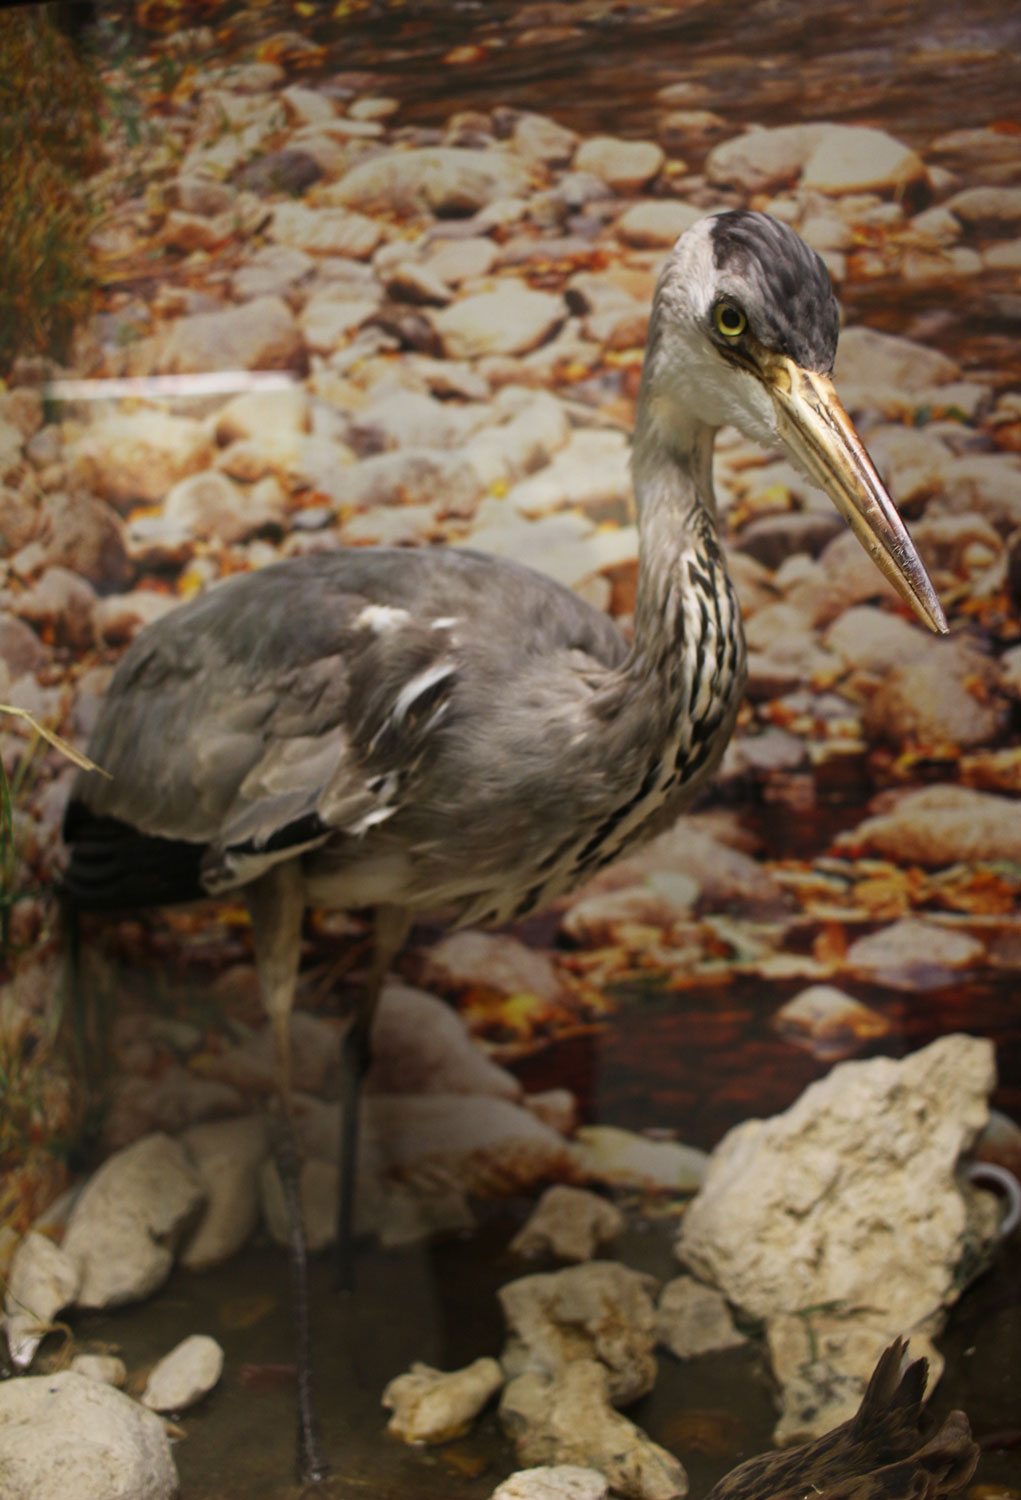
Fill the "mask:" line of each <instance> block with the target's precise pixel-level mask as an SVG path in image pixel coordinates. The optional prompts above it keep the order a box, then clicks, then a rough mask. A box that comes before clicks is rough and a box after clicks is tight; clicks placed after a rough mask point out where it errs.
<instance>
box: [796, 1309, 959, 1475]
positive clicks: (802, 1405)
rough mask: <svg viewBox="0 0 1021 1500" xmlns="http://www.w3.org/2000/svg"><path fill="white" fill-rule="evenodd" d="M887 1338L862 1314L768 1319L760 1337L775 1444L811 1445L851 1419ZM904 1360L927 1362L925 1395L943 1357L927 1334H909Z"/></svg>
mask: <svg viewBox="0 0 1021 1500" xmlns="http://www.w3.org/2000/svg"><path fill="white" fill-rule="evenodd" d="M901 1331H902V1330H901ZM892 1337H893V1334H892V1333H891V1330H890V1328H889V1327H888V1326H884V1325H883V1323H882V1321H877V1320H876V1319H875V1318H874V1317H873V1316H871V1315H870V1313H869V1311H868V1310H864V1311H862V1312H859V1313H857V1314H855V1315H853V1316H849V1317H843V1318H841V1317H835V1316H834V1315H833V1314H832V1313H828V1312H820V1311H815V1312H810V1313H799V1314H797V1315H796V1316H794V1315H791V1314H788V1313H783V1314H780V1316H778V1317H775V1318H770V1319H769V1322H768V1324H767V1326H766V1338H767V1341H768V1345H769V1357H770V1361H771V1363H772V1366H773V1373H774V1375H775V1376H776V1379H777V1382H778V1383H779V1386H780V1403H781V1415H780V1420H779V1421H778V1423H777V1425H776V1428H775V1430H774V1433H773V1441H774V1442H775V1443H776V1444H777V1446H778V1447H787V1446H788V1445H791V1444H794V1443H807V1442H811V1441H813V1439H815V1438H819V1437H822V1436H823V1434H824V1433H827V1432H831V1431H832V1430H833V1428H834V1427H838V1426H839V1425H840V1424H841V1423H842V1422H846V1421H848V1419H849V1418H851V1417H853V1416H854V1413H855V1412H856V1411H857V1409H858V1406H859V1403H860V1402H861V1398H862V1396H863V1395H864V1393H865V1387H866V1385H867V1384H868V1381H869V1376H870V1375H871V1374H872V1372H873V1370H874V1369H875V1366H876V1364H877V1362H878V1360H879V1357H880V1355H881V1354H882V1353H883V1351H884V1349H886V1348H888V1347H889V1345H890V1342H891V1338H892ZM908 1358H909V1359H911V1360H916V1359H926V1360H928V1362H929V1390H930V1391H931V1390H932V1389H933V1387H934V1386H935V1385H936V1382H937V1381H938V1380H939V1378H940V1375H941V1374H942V1371H943V1356H942V1355H941V1354H940V1353H939V1351H938V1349H936V1347H935V1345H934V1344H933V1342H932V1340H931V1339H930V1338H929V1337H928V1335H926V1334H924V1333H919V1332H917V1331H912V1332H911V1334H910V1340H909V1344H908Z"/></svg>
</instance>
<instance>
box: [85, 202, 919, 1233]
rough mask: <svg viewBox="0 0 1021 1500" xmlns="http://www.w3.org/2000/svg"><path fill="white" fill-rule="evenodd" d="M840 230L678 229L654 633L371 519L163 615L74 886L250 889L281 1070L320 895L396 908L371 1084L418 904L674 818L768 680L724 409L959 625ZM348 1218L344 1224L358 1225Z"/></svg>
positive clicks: (106, 725)
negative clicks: (749, 677) (864, 355)
mask: <svg viewBox="0 0 1021 1500" xmlns="http://www.w3.org/2000/svg"><path fill="white" fill-rule="evenodd" d="M837 330H838V314H837V307H836V302H835V300H834V297H833V292H832V288H831V286H830V281H829V276H828V274H827V272H826V269H825V267H824V265H823V263H822V261H821V260H820V259H819V257H818V256H817V255H815V254H814V252H812V251H811V250H809V249H808V248H807V246H805V245H804V244H803V242H802V241H801V240H800V239H799V238H798V236H797V235H796V234H795V233H794V232H793V231H792V230H791V229H789V228H788V227H786V226H785V225H782V224H779V223H777V222H776V221H774V220H772V219H770V218H768V217H767V216H766V215H763V214H758V213H752V212H748V211H745V210H736V211H731V212H726V213H721V214H717V215H710V216H708V217H707V218H705V219H703V220H701V221H700V222H699V223H698V224H696V225H695V226H694V227H693V228H692V229H690V230H689V231H688V232H687V233H686V234H684V235H682V237H681V239H680V240H679V241H678V243H677V245H676V247H675V249H674V251H673V253H672V254H671V255H670V257H669V258H668V260H667V262H666V265H665V267H664V270H663V272H662V275H661V277H660V280H659V284H658V286H657V290H656V296H655V300H654V304H653V309H652V316H651V320H650V326H649V336H648V343H647V347H646V357H645V363H644V366H643V373H642V383H641V388H640V392H639V398H638V404H637V410H636V422H635V434H634V444H633V452H632V474H633V481H634V493H635V501H636V508H637V517H638V529H639V538H640V541H639V569H638V585H637V594H636V605H635V615H634V632H633V638H632V639H631V640H630V642H628V641H626V640H625V639H624V638H623V636H622V635H621V634H620V633H619V631H618V630H617V629H616V627H615V626H614V625H613V624H612V623H611V622H610V621H609V620H608V619H607V618H606V617H605V616H604V615H603V614H601V613H600V612H599V611H597V610H595V609H592V608H591V607H589V606H588V605H587V604H585V603H584V602H583V601H581V600H580V599H579V598H577V597H576V596H575V595H573V594H572V593H571V592H570V591H568V590H566V589H564V588H562V587H560V586H559V585H558V584H556V583H554V582H552V581H551V580H550V579H549V578H546V577H544V576H542V575H541V574H540V573H537V572H533V571H531V570H529V569H527V568H522V567H520V566H517V565H515V564H512V563H509V562H506V561H501V560H498V559H495V558H489V557H483V556H480V555H478V554H475V553H472V552H469V551H460V550H450V549H439V548H437V549H386V548H379V549H376V548H365V549H357V550H352V551H347V552H343V551H341V552H336V553H326V554H320V555H315V556H306V557H303V558H296V559H292V560H290V561H287V562H282V563H279V564H276V565H273V566H270V567H267V568H264V569H262V570H261V571H259V572H256V573H252V574H249V575H246V576H244V577H238V578H234V579H231V580H229V581H227V582H224V583H222V584H220V585H219V586H217V587H216V588H214V589H212V590H210V591H209V592H208V593H207V594H206V595H204V596H203V597H201V598H199V599H197V600H195V601H193V602H191V603H189V604H187V605H184V606H182V607H181V608H180V609H178V610H176V611H173V612H172V613H171V614H169V615H167V616H165V617H163V618H162V619H160V620H158V621H157V622H155V623H154V624H152V625H150V626H148V627H147V628H146V629H145V630H143V631H142V632H141V633H140V634H139V635H138V637H137V638H136V639H135V641H134V642H133V643H132V645H131V646H130V647H129V649H128V650H127V652H126V653H125V655H124V657H123V659H122V661H121V664H120V666H119V668H118V670H117V672H116V674H115V676H114V678H113V681H112V684H111V686H110V689H109V691H108V694H107V697H106V700H105V703H104V706H103V708H102V711H101V713H100V717H99V720H98V723H97V726H96V729H95V732H94V734H93V736H92V739H91V742H90V745H89V754H90V756H91V757H92V758H93V759H94V760H95V761H96V762H97V763H98V764H99V765H100V766H101V767H102V768H103V770H104V771H105V772H106V773H108V774H107V775H106V776H104V775H100V774H99V773H97V772H84V773H81V774H79V776H78V778H77V780H76V782H75V785H74V788H73V793H72V801H71V804H70V806H69V810H68V816H67V822H66V837H67V839H68V842H69V843H70V844H71V846H72V855H71V861H70V865H69V869H68V873H67V882H66V888H67V893H68V895H69V897H70V899H71V900H72V901H73V902H74V903H76V904H77V905H78V906H81V907H83V908H88V907H93V908H95V907H117V906H135V905H139V904H146V903H153V902H159V901H168V900H181V899H188V898H192V897H196V896H200V895H207V896H222V895H225V894H227V893H230V892H240V893H242V894H243V896H244V898H245V899H246V900H247V903H248V906H249V910H250V912H251V915H252V927H253V939H254V945H255V957H256V964H257V968H258V972H259V978H260V987H261V993H262V997H263V1000H264V1003H265V1006H266V1009H267V1011H268V1013H269V1015H270V1017H271V1018H272V1020H273V1023H274V1027H275V1031H276V1039H277V1047H278V1055H279V1058H280V1067H281V1076H282V1091H283V1093H284V1096H285V1098H286V1095H287V1087H288V1085H287V1077H288V1042H287V1037H288V1017H289V1013H290V1008H291V1004H292V1000H293V995H294V988H295V983H296V979H297V971H298V959H299V951H300V930H301V919H302V913H303V911H304V909H305V907H306V906H307V905H317V906H327V907H345V908H346V907H351V908H371V909H372V910H373V911H374V913H375V959H374V962H373V965H372V970H371V973H370V976H369V980H368V983H367V986H366V992H365V1000H364V1003H363V1004H362V1006H361V1007H360V1008H359V1011H358V1015H357V1017H356V1019H355V1022H354V1024H353V1026H352V1028H351V1031H350V1033H349V1036H348V1044H347V1046H346V1049H345V1054H344V1055H345V1059H346V1075H345V1076H346V1084H345V1093H346V1099H347V1103H346V1106H345V1110H346V1112H345V1119H346V1125H345V1137H344V1139H345V1144H344V1147H343V1149H342V1163H344V1164H346V1171H345V1172H344V1176H343V1183H344V1187H343V1189H342V1191H343V1192H344V1194H345V1202H342V1218H346V1221H347V1225H348V1226H349V1225H350V1194H351V1181H352V1179H353V1151H354V1136H355V1128H356V1127H355V1123H354V1122H355V1120H356V1113H355V1111H354V1107H353V1105H352V1102H351V1096H352V1095H353V1094H354V1093H356V1092H357V1081H358V1078H359V1077H360V1076H361V1074H362V1073H363V1072H364V1069H365V1066H366V1064H367V1059H368V1042H369V1032H370V1028H371V1021H372V1014H373V1010H374V1006H375V1002H376V998H377V996H378V993H379V988H380V985H381V983H382V979H383V976H384V974H385V972H386V968H387V966H388V964H389V962H390V960H391V959H392V958H393V956H394V954H395V952H396V951H397V949H398V948H399V946H400V944H401V943H402V941H403V939H404V937H405V936H406V933H407V930H408V928H409V925H410V923H411V921H412V920H413V918H414V916H415V914H416V913H418V912H422V911H425V910H429V911H439V912H442V913H445V914H447V915H449V916H450V917H451V918H452V919H453V920H457V921H461V922H473V923H494V922H497V923H498V922H506V921H509V920H512V919H515V918H520V917H523V916H525V915H526V914H527V913H528V912H531V911H533V910H534V909H536V908H537V907H539V906H541V905H543V904H544V903H546V902H548V901H550V900H552V899H553V898H554V897H556V896H558V895H560V894H562V893H563V892H565V891H567V890H569V889H570V888H571V887H573V886H576V885H578V884H579V883H580V882H582V881H583V880H584V879H585V878H586V877H587V876H589V875H591V874H592V873H593V872H594V871H595V870H596V869H598V868H599V867H600V866H602V865H603V864H605V863H607V862H608V861H609V860H612V859H615V858H617V857H618V856H619V855H620V854H622V853H624V852H625V851H626V850H627V849H629V848H630V847H632V846H633V845H634V844H636V843H638V842H639V841H640V840H643V839H646V838H649V837H650V836H651V835H653V834H654V833H656V832H658V831H659V830H660V829H662V828H663V827H665V826H666V825H668V824H669V823H671V822H672V821H673V820H674V819H675V818H676V817H677V815H678V814H679V813H680V812H681V811H682V810H683V808H684V806H685V805H686V803H687V802H689V801H690V800H691V798H692V797H693V796H694V795H695V793H696V792H697V791H698V789H699V788H700V787H701V786H702V785H703V784H704V783H705V782H706V780H708V778H709V777H710V776H711V774H712V772H713V770H714V769H715V767H716V765H717V763H718V761H719V758H720V755H721V754H722V751H723V749H724V746H725V745H726V742H727V739H728V738H729V736H730V733H731V731H732V729H733V727H734V722H735V718H736V714H737V710H738V706H739V703H740V699H741V695H742V690H743V686H744V646H743V638H742V632H741V623H740V613H739V610H738V606H737V602H736V599H735V596H734V592H733V589H732V587H731V583H730V580H729V579H728V577H727V572H726V568H725V564H724V559H723V556H722V553H721V549H720V544H719V540H718V532H717V518H716V505H715V499H714V494H713V485H712V472H711V471H712V454H713V440H714V435H715V432H716V430H717V429H718V428H719V427H721V426H723V425H724V424H727V423H733V424H736V425H737V426H738V427H739V428H741V430H742V431H743V432H745V433H746V434H747V435H748V436H750V437H751V438H753V439H757V440H759V441H761V442H763V443H765V444H768V445H771V446H775V445H777V444H780V445H781V446H783V447H784V448H785V449H786V450H787V452H788V453H789V455H790V457H791V458H792V459H793V460H794V462H796V463H797V464H798V465H799V466H800V467H801V468H802V469H803V470H804V471H805V472H806V473H807V474H808V476H809V477H810V478H812V479H814V480H815V481H816V482H817V483H819V484H821V485H822V486H823V487H824V488H825V489H826V490H827V491H828V492H829V493H830V495H831V497H832V498H833V500H834V502H835V503H836V504H837V506H838V508H839V509H840V510H841V511H842V513H843V514H844V515H845V516H846V517H847V519H848V521H849V522H850V524H851V526H852V528H853V529H854V530H855V532H856V533H857V535H858V536H859V538H860V539H861V540H862V542H863V544H864V545H865V546H866V548H867V549H868V550H869V552H870V553H871V555H872V556H873V557H874V559H875V561H876V562H877V564H878V566H879V567H880V568H881V569H882V571H883V572H884V573H886V575H887V576H888V577H889V578H890V579H891V580H892V582H893V583H894V584H895V586H896V587H897V588H898V589H899V590H900V592H901V594H902V595H903V596H904V598H905V599H906V600H907V601H908V602H909V604H910V605H911V606H912V608H913V609H914V610H915V611H916V613H918V614H919V615H920V616H921V617H922V618H923V619H924V620H926V622H927V623H928V624H930V625H931V626H932V627H933V628H934V629H945V628H946V625H945V621H944V620H943V616H942V612H941V610H940V607H939V603H938V601H937V600H936V597H935V594H934V593H933V590H932V586H931V584H930V582H929V580H928V577H927V575H926V574H925V571H924V569H923V567H922V565H921V563H920V561H919V560H918V558H917V555H916V554H915V552H914V549H913V547H912V545H911V542H910V539H909V538H908V536H907V533H906V532H905V530H904V528H903V526H902V525H901V523H900V520H899V518H898V517H897V514H896V511H895V509H894V507H893V505H892V502H891V501H890V500H889V497H888V496H887V495H886V492H885V490H884V489H883V487H882V484H881V481H880V480H879V478H878V475H877V474H876V472H875V470H874V469H873V467H872V465H871V463H870V462H869V459H868V456H867V454H866V453H865V450H864V448H863V447H862V445H861V443H860V440H859V439H858V437H857V435H856V434H855V432H854V429H853V427H852V426H851V423H850V421H849V419H848V418H847V416H846V414H845V413H844V412H843V410H842V408H841V407H840V405H839V402H838V401H837V399H836V396H835V393H834V391H833V388H832V385H831V384H830V381H829V372H830V371H831V369H832V365H833V357H834V354H835V351H836V339H837ZM341 1239H342V1240H343V1239H344V1234H343V1233H342V1234H341Z"/></svg>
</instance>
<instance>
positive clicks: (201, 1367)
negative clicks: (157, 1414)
mask: <svg viewBox="0 0 1021 1500" xmlns="http://www.w3.org/2000/svg"><path fill="white" fill-rule="evenodd" d="M222 1373H223V1350H222V1349H221V1348H220V1346H219V1344H218V1343H217V1342H216V1340H215V1339H213V1338H210V1337H209V1335H208V1334H207V1333H193V1334H191V1335H190V1336H189V1337H188V1338H186V1339H182V1340H181V1342H180V1343H179V1344H176V1345H175V1346H174V1348H173V1349H171V1351H170V1353H169V1354H165V1355H164V1356H163V1358H162V1359H161V1360H160V1361H159V1362H158V1363H157V1364H156V1365H154V1366H153V1368H152V1371H151V1372H150V1374H149V1379H148V1380H147V1382H146V1386H145V1390H144V1391H143V1392H142V1403H143V1405H144V1406H148V1407H150V1408H151V1409H152V1410H153V1411H185V1410H187V1408H188V1407H189V1406H194V1405H195V1403H196V1401H201V1400H202V1397H203V1396H206V1395H208V1394H209V1392H210V1391H211V1390H212V1389H213V1386H214V1385H215V1384H216V1382H217V1381H218V1380H219V1378H220V1376H221V1375H222Z"/></svg>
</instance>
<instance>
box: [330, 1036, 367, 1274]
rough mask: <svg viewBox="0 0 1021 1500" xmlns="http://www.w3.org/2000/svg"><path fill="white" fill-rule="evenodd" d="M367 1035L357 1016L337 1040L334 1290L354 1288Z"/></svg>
mask: <svg viewBox="0 0 1021 1500" xmlns="http://www.w3.org/2000/svg"><path fill="white" fill-rule="evenodd" d="M371 1061H372V1049H371V1047H370V1045H369V1035H368V1031H367V1029H366V1027H365V1026H364V1025H363V1024H362V1017H361V1016H360V1015H358V1016H356V1017H355V1018H354V1020H353V1021H352V1022H351V1025H350V1026H349V1027H348V1029H347V1031H346V1032H345V1034H344V1040H343V1041H342V1042H341V1044H340V1168H339V1170H340V1180H339V1184H338V1198H337V1290H338V1291H341V1292H352V1291H354V1280H355V1248H354V1216H355V1189H356V1187H357V1181H358V1111H359V1106H360V1104H361V1097H362V1080H363V1078H364V1077H365V1075H366V1073H367V1072H368V1071H369V1064H370V1063H371Z"/></svg>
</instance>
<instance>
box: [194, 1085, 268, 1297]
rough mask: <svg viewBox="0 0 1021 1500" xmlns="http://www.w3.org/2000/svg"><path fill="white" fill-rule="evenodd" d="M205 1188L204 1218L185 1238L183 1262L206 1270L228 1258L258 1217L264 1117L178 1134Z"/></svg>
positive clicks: (264, 1147)
mask: <svg viewBox="0 0 1021 1500" xmlns="http://www.w3.org/2000/svg"><path fill="white" fill-rule="evenodd" d="M181 1145H182V1146H183V1147H184V1149H185V1151H186V1152H187V1154H188V1157H189V1158H190V1160H191V1162H192V1164H193V1166H194V1167H195V1170H196V1172H197V1173H198V1176H199V1178H200V1180H201V1182H202V1186H203V1189H204V1190H205V1195H206V1201H205V1207H204V1208H203V1210H202V1217H201V1218H200V1219H199V1222H198V1223H197V1224H196V1226H195V1229H194V1232H193V1233H192V1234H191V1235H189V1236H188V1238H187V1239H186V1240H185V1242H184V1244H183V1246H182V1248H181V1254H180V1260H181V1264H182V1265H183V1266H187V1267H188V1269H189V1270H192V1271H200V1270H205V1269H207V1268H208V1267H209V1266H217V1265H219V1264H220V1263H221V1262H222V1261H225V1260H229V1258H230V1257H231V1256H232V1255H235V1254H236V1253H237V1251H238V1250H240V1249H241V1247H242V1246H243V1245H244V1244H245V1242H246V1241H247V1240H248V1238H249V1236H250V1235H251V1233H252V1231H253V1229H254V1228H255V1226H256V1224H257V1223H258V1219H259V1169H260V1168H261V1166H262V1163H263V1162H264V1161H265V1159H266V1155H267V1153H268V1151H269V1122H268V1120H267V1119H266V1117H265V1116H264V1115H248V1116H245V1117H244V1118H242V1119H238V1120H215V1121H210V1122H209V1123H207V1124H203V1125H193V1126H192V1127H191V1129H190V1130H186V1131H185V1132H184V1134H183V1135H182V1136H181Z"/></svg>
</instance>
